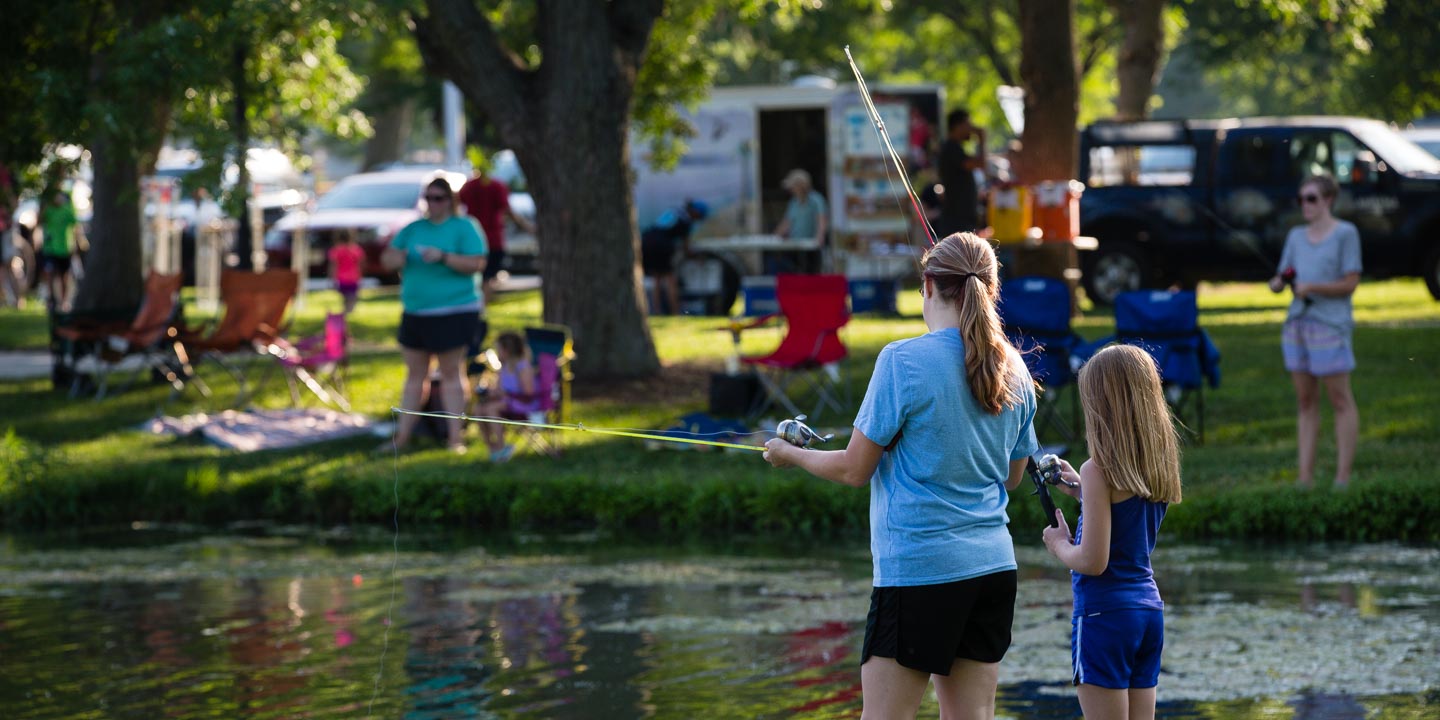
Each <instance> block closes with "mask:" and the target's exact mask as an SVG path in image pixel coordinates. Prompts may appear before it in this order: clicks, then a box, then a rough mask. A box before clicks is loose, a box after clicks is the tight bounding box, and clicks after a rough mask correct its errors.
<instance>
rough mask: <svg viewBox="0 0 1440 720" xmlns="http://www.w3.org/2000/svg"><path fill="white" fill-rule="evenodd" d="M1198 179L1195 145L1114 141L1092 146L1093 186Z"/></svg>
mask: <svg viewBox="0 0 1440 720" xmlns="http://www.w3.org/2000/svg"><path fill="white" fill-rule="evenodd" d="M1194 179H1195V148H1194V146H1191V145H1110V146H1104V147H1097V148H1091V150H1090V177H1089V178H1087V179H1086V181H1085V182H1086V184H1087V185H1089V186H1091V187H1106V186H1115V185H1148V186H1174V185H1189V184H1190V183H1191V182H1192V181H1193V180H1194Z"/></svg>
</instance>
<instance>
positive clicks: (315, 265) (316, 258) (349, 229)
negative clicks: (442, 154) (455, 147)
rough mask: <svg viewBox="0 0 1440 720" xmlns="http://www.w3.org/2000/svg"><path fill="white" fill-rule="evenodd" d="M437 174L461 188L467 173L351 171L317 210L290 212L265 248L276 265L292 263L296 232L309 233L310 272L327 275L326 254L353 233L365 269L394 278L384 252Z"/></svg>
mask: <svg viewBox="0 0 1440 720" xmlns="http://www.w3.org/2000/svg"><path fill="white" fill-rule="evenodd" d="M436 177H443V178H445V179H446V180H447V181H448V182H449V183H450V186H451V187H452V188H454V189H455V190H457V191H458V190H459V189H460V186H461V185H463V184H465V176H464V175H463V174H461V173H457V172H447V171H444V170H441V169H438V168H424V169H416V168H408V169H400V170H383V171H380V172H371V173H359V174H356V175H351V176H349V177H347V178H345V179H343V180H341V181H340V182H338V183H336V184H335V187H333V188H331V189H330V191H329V192H327V193H325V194H324V195H322V196H320V199H319V200H317V201H316V202H315V207H314V208H313V209H304V210H299V211H296V212H292V213H289V214H287V215H285V216H284V217H282V218H280V221H279V222H277V223H275V226H274V227H272V228H270V231H269V232H268V233H266V235H265V252H266V255H267V258H268V262H269V265H270V266H271V267H290V261H291V253H292V246H293V243H294V236H295V232H296V231H297V230H300V229H301V228H303V229H304V231H305V236H306V239H307V242H308V244H309V252H310V260H309V263H308V264H309V266H310V274H311V275H312V276H324V275H325V273H326V268H327V264H328V260H327V256H326V254H327V252H328V251H329V249H330V247H331V245H333V244H334V243H335V239H336V238H337V237H339V236H340V235H342V234H345V233H349V234H353V235H354V236H355V238H356V240H357V241H358V242H359V243H360V247H361V248H362V249H364V250H365V264H364V267H363V272H364V273H365V274H366V275H369V276H372V277H378V278H381V279H383V280H387V281H394V280H395V279H396V276H395V275H394V273H391V272H389V271H387V270H385V269H384V268H383V267H381V265H380V254H381V252H383V251H384V250H385V248H386V247H388V246H389V245H390V240H391V238H393V237H395V233H397V232H399V231H400V228H403V227H405V226H406V225H408V224H410V223H411V222H413V221H415V220H416V219H418V218H420V217H421V215H422V211H423V208H424V205H423V204H422V199H421V193H422V191H423V190H424V188H425V186H426V185H427V184H429V183H430V181H431V180H433V179H434V178H436Z"/></svg>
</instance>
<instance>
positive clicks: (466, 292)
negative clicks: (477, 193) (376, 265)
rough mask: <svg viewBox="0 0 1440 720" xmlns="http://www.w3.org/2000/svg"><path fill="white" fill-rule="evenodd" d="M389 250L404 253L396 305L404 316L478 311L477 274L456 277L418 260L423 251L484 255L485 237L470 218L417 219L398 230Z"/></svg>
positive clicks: (443, 268)
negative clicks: (439, 312)
mask: <svg viewBox="0 0 1440 720" xmlns="http://www.w3.org/2000/svg"><path fill="white" fill-rule="evenodd" d="M390 247H393V248H395V249H396V250H404V251H405V277H404V279H403V280H402V281H401V282H400V304H401V305H402V306H403V307H404V308H405V312H407V313H415V314H422V315H423V314H428V313H433V312H434V311H436V310H445V309H447V308H455V309H457V310H463V309H476V310H478V309H481V307H482V306H481V305H480V303H481V299H480V298H481V295H480V289H479V288H478V287H477V285H478V279H479V277H480V276H479V274H478V273H471V274H468V275H467V274H464V273H458V272H455V271H454V270H451V269H450V268H449V267H448V266H446V265H445V264H444V263H438V262H436V263H430V262H425V260H424V258H422V257H421V256H420V248H423V247H433V248H439V249H440V250H443V251H445V252H447V253H450V254H452V255H488V254H489V249H488V246H487V245H486V243H485V234H484V232H483V231H481V230H480V226H479V225H477V224H476V223H475V220H474V218H471V217H469V216H464V217H461V216H458V215H452V216H450V217H449V218H448V219H446V220H445V221H444V222H440V223H434V222H430V221H429V220H427V219H425V218H421V219H419V220H416V221H415V222H412V223H410V224H409V225H406V226H405V227H403V228H401V229H400V232H398V233H396V234H395V239H394V240H391V241H390Z"/></svg>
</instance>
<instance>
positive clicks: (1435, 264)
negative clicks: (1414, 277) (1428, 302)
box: [1421, 246, 1440, 300]
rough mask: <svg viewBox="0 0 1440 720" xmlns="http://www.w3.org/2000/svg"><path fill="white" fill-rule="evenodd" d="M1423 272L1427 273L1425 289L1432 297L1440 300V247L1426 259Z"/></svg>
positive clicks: (1432, 251)
mask: <svg viewBox="0 0 1440 720" xmlns="http://www.w3.org/2000/svg"><path fill="white" fill-rule="evenodd" d="M1421 267H1422V271H1423V272H1424V273H1425V287H1426V288H1427V289H1429V290H1430V297H1432V298H1434V299H1436V300H1440V246H1436V247H1435V249H1433V250H1431V251H1430V255H1429V256H1428V257H1426V258H1425V264H1424V265H1423V266H1421Z"/></svg>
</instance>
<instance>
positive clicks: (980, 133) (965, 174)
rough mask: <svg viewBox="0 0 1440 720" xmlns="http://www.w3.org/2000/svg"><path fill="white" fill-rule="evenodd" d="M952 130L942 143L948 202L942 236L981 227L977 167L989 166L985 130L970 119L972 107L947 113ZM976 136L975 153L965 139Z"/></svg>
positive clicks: (938, 225) (942, 181)
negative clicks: (986, 156)
mask: <svg viewBox="0 0 1440 720" xmlns="http://www.w3.org/2000/svg"><path fill="white" fill-rule="evenodd" d="M946 122H947V124H948V125H949V130H948V133H947V135H946V138H945V142H944V143H943V144H941V145H940V184H941V185H943V186H944V188H945V193H944V196H943V197H944V205H943V206H942V212H941V214H940V222H938V223H936V228H935V230H936V232H937V233H938V234H939V235H940V237H945V236H946V235H949V234H951V233H956V232H968V231H971V230H975V229H976V228H978V227H980V198H979V192H978V190H977V188H976V187H975V171H976V170H983V169H984V168H985V131H984V130H983V129H981V128H978V127H976V126H975V125H973V124H971V122H970V112H969V111H968V110H952V111H950V115H949V116H947V117H946ZM971 138H974V139H975V154H974V155H973V156H972V155H971V154H970V153H968V152H966V151H965V145H964V143H965V142H967V141H968V140H970V139H971Z"/></svg>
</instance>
